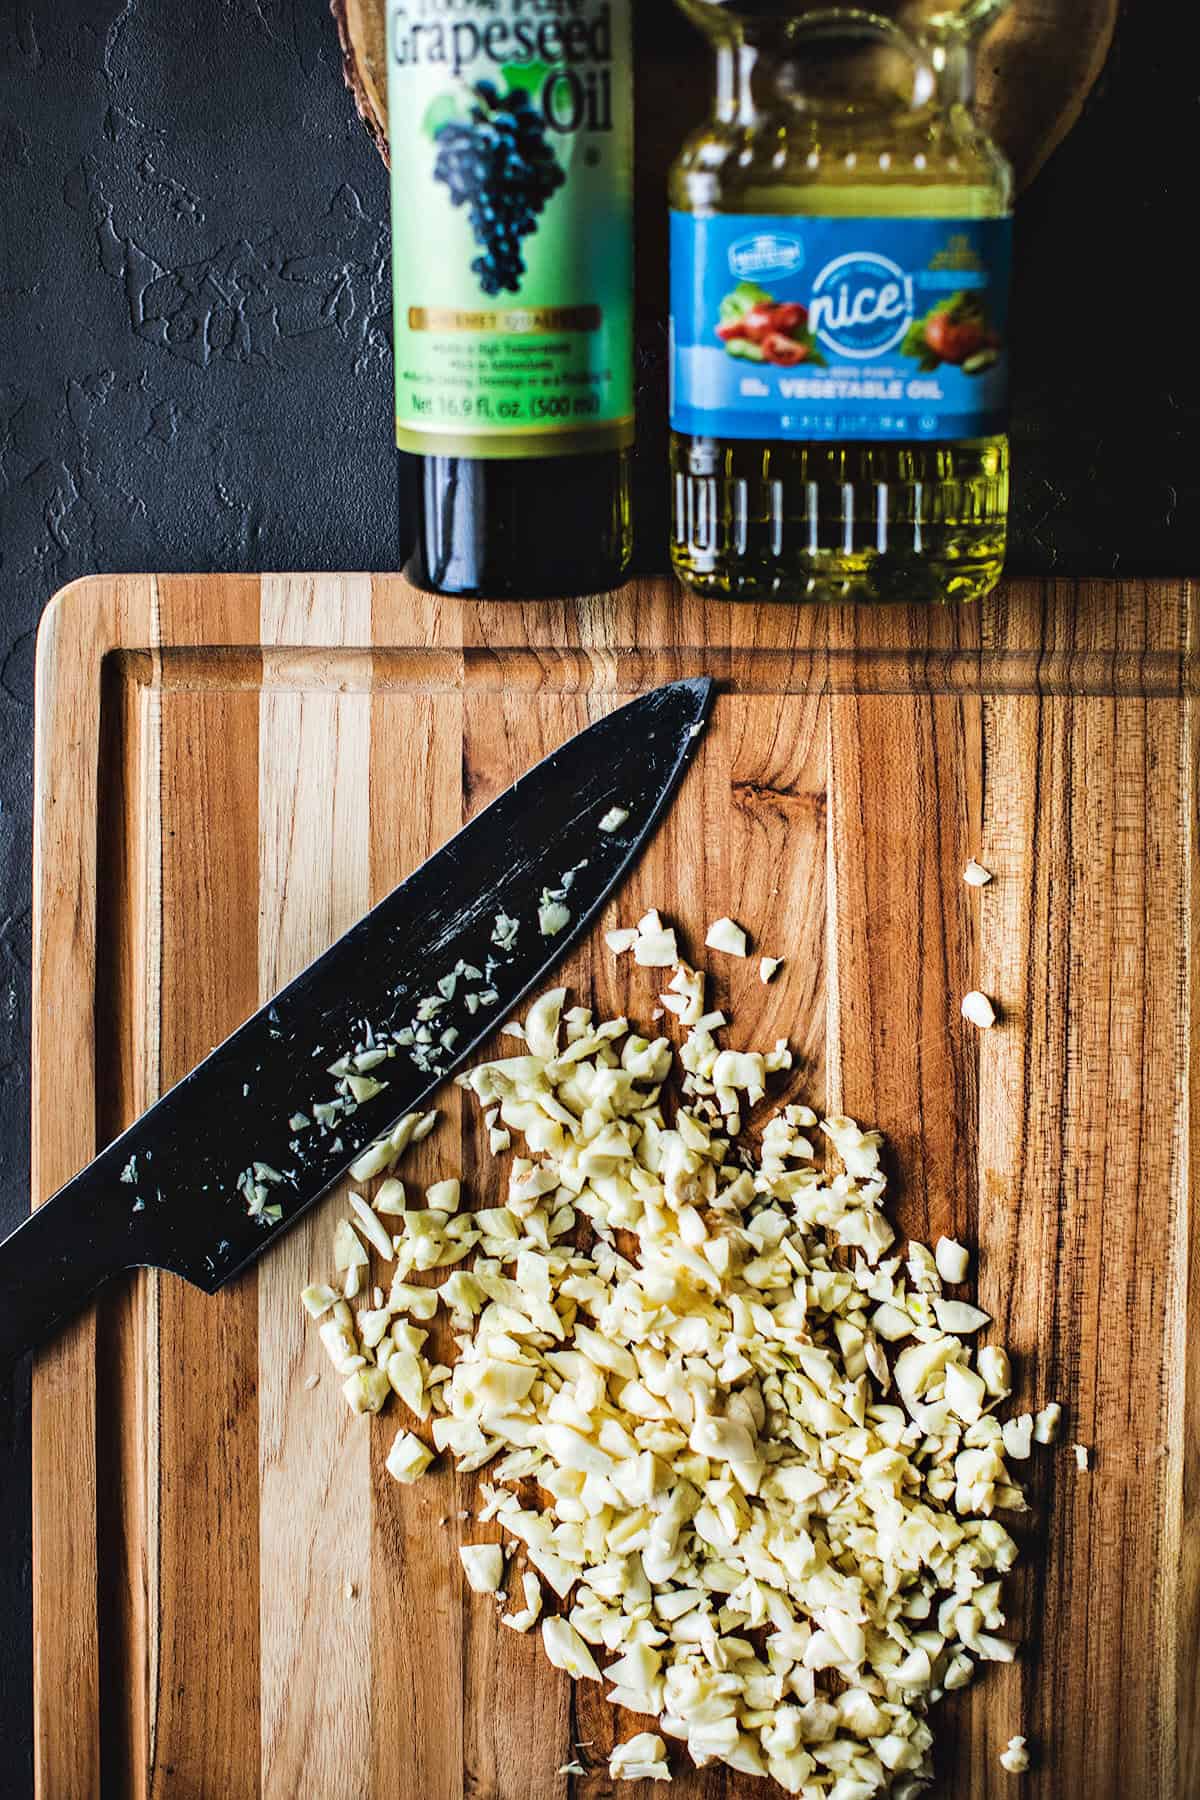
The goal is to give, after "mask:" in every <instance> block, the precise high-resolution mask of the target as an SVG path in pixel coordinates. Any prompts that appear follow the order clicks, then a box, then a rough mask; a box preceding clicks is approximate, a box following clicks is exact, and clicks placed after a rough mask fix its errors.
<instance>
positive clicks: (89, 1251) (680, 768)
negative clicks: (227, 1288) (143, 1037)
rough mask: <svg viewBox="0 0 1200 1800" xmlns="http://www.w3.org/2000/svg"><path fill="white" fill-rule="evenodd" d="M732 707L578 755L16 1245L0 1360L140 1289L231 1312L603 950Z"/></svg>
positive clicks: (628, 712) (443, 865) (704, 682)
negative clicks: (576, 961) (326, 1211)
mask: <svg viewBox="0 0 1200 1800" xmlns="http://www.w3.org/2000/svg"><path fill="white" fill-rule="evenodd" d="M711 698H712V683H711V681H710V680H709V679H708V678H707V677H699V678H696V679H693V680H689V681H678V682H673V683H671V684H669V685H668V686H666V687H661V688H656V689H654V690H653V691H652V692H650V693H648V694H643V695H641V696H640V697H639V698H638V699H636V700H634V701H633V702H631V703H630V704H629V705H627V706H624V707H622V708H620V709H619V710H617V711H615V712H612V713H609V714H607V715H606V716H605V717H603V718H602V719H600V720H599V721H597V723H596V724H594V725H591V726H589V727H588V728H587V729H586V730H585V731H582V732H580V733H578V734H577V735H576V736H575V737H573V738H571V739H570V740H569V741H568V742H567V743H565V744H564V745H563V746H562V747H561V748H560V749H558V750H556V751H554V752H553V753H552V754H551V755H550V756H548V757H547V758H546V759H545V760H544V761H543V762H541V763H539V764H538V765H537V766H536V768H534V769H532V770H531V771H530V772H529V773H528V774H526V775H523V776H522V777H521V778H520V780H518V781H517V782H515V783H514V785H513V786H512V787H511V788H509V789H508V790H507V792H505V793H504V794H502V795H501V796H500V797H499V799H498V800H496V801H494V802H493V803H492V805H491V806H489V807H488V808H487V809H486V810H485V811H484V812H482V813H481V814H479V816H478V817H477V818H475V819H473V820H472V821H471V822H470V824H468V825H466V826H465V827H464V828H463V830H462V831H460V832H459V833H458V834H457V835H456V836H455V837H453V838H451V839H450V841H449V842H448V843H447V844H445V845H443V847H442V848H441V849H440V850H438V851H437V852H436V853H435V854H434V855H433V856H431V857H430V858H429V860H428V861H427V862H425V863H423V864H422V865H421V867H420V868H419V869H417V870H416V872H415V873H414V874H412V875H410V876H409V877H408V879H407V880H406V881H404V882H402V883H401V884H400V886H399V887H397V888H394V889H393V891H392V892H391V893H390V894H389V895H388V896H387V897H386V898H385V899H384V900H382V901H380V903H379V904H378V905H377V906H376V907H374V908H373V909H372V910H371V911H370V912H369V913H367V914H366V916H365V917H364V918H362V919H360V920H359V922H358V924H357V925H354V926H353V927H352V928H351V929H350V930H349V931H348V932H346V933H345V935H344V936H343V937H341V938H339V939H338V941H337V943H335V944H334V945H332V946H331V948H330V949H329V950H327V951H326V952H325V953H324V955H322V956H320V957H318V958H317V960H316V961H315V962H313V963H311V964H310V965H309V966H308V968H306V969H305V970H304V971H303V972H302V973H301V974H300V975H298V976H297V977H296V979H295V980H294V981H292V982H290V983H289V984H288V986H287V987H285V988H284V989H283V990H282V991H281V992H280V993H279V994H277V995H276V996H275V998H274V1000H272V1001H271V1002H270V1003H269V1004H268V1005H266V1006H264V1007H262V1008H261V1009H260V1010H259V1011H258V1012H257V1013H255V1014H254V1015H253V1016H252V1017H251V1018H249V1019H247V1020H246V1022H245V1024H243V1025H241V1026H239V1027H238V1029H237V1030H236V1031H235V1032H233V1033H232V1035H231V1036H230V1037H228V1038H226V1039H225V1041H224V1043H222V1044H220V1045H219V1046H218V1047H217V1048H216V1049H215V1050H214V1051H213V1052H212V1053H211V1055H209V1056H208V1057H206V1058H205V1060H204V1061H203V1062H202V1063H200V1064H199V1065H198V1066H197V1067H196V1068H195V1069H193V1070H192V1072H191V1073H190V1074H189V1075H186V1076H185V1077H184V1078H183V1080H182V1081H180V1082H178V1083H177V1084H176V1085H175V1086H174V1087H173V1088H171V1089H170V1090H169V1092H167V1093H166V1094H164V1095H163V1097H162V1098H161V1099H160V1100H158V1101H157V1102H156V1103H155V1104H154V1105H153V1106H152V1107H151V1108H150V1109H149V1110H148V1111H147V1112H146V1113H144V1114H143V1115H142V1117H141V1118H140V1119H138V1120H137V1122H136V1123H135V1124H133V1125H131V1126H130V1127H129V1129H128V1130H127V1131H125V1132H123V1133H122V1135H121V1136H120V1137H119V1138H117V1139H115V1140H114V1141H113V1142H112V1143H111V1144H109V1145H108V1147H107V1148H106V1149H104V1150H102V1151H101V1153H100V1154H99V1156H97V1157H96V1159H95V1160H94V1161H93V1162H91V1163H89V1164H88V1166H87V1167H86V1168H85V1169H83V1170H81V1171H80V1173H79V1174H78V1175H76V1176H75V1177H74V1178H73V1179H72V1180H71V1181H69V1182H68V1183H67V1184H66V1186H65V1187H63V1188H60V1189H59V1191H58V1192H57V1193H56V1194H54V1195H53V1196H52V1197H51V1198H50V1199H49V1200H47V1201H46V1202H45V1204H44V1205H42V1206H40V1207H38V1208H37V1210H36V1211H35V1212H33V1213H31V1214H30V1216H29V1218H28V1219H26V1220H25V1221H23V1223H22V1224H21V1225H19V1226H18V1227H17V1229H16V1230H15V1231H14V1232H12V1233H11V1234H10V1235H9V1237H7V1238H6V1239H5V1240H4V1241H3V1242H2V1243H0V1294H2V1295H3V1296H4V1304H3V1306H0V1357H4V1356H6V1355H7V1356H8V1357H12V1356H15V1355H19V1354H20V1352H21V1351H22V1350H25V1349H28V1348H30V1347H31V1346H32V1345H33V1344H35V1343H37V1342H38V1341H40V1339H41V1338H42V1337H44V1336H45V1335H46V1333H48V1332H49V1331H51V1330H52V1329H53V1328H54V1327H55V1325H57V1324H59V1323H60V1322H61V1321H62V1320H63V1319H65V1318H67V1317H68V1316H70V1315H71V1314H72V1313H73V1312H75V1311H76V1310H77V1309H78V1308H79V1307H80V1306H81V1305H82V1304H83V1302H84V1301H85V1300H86V1299H87V1298H88V1296H89V1295H90V1294H92V1293H93V1292H94V1291H95V1289H96V1288H97V1287H98V1286H100V1284H101V1283H102V1282H104V1281H105V1280H107V1279H108V1278H109V1277H110V1276H112V1275H115V1274H117V1273H119V1272H120V1271H121V1270H123V1269H128V1268H134V1267H138V1266H143V1265H149V1266H152V1267H156V1268H162V1269H170V1270H173V1271H174V1272H175V1273H176V1274H178V1275H182V1276H184V1277H185V1278H186V1279H187V1280H188V1281H190V1282H193V1283H194V1284H195V1285H196V1286H197V1287H200V1288H203V1289H204V1290H205V1291H206V1292H208V1293H214V1292H215V1291H216V1290H217V1288H219V1287H220V1286H221V1284H222V1283H223V1282H225V1281H228V1280H229V1278H230V1277H231V1276H233V1275H235V1274H236V1273H237V1272H238V1271H239V1270H240V1269H242V1268H244V1267H245V1266H246V1265H247V1264H248V1263H250V1262H252V1261H253V1260H254V1259H255V1258H256V1257H257V1256H260V1255H261V1254H262V1252H263V1250H264V1249H266V1248H267V1246H268V1245H269V1244H270V1243H271V1242H272V1241H273V1239H274V1238H275V1236H276V1235H277V1233H279V1232H281V1231H285V1230H286V1229H287V1228H288V1226H289V1225H291V1224H292V1223H293V1222H294V1221H295V1220H296V1219H297V1218H298V1217H299V1216H300V1214H301V1213H302V1212H303V1211H304V1210H305V1209H306V1208H307V1207H308V1206H310V1205H311V1204H312V1202H313V1201H314V1200H316V1199H318V1198H319V1197H320V1196H321V1195H322V1194H323V1193H325V1192H326V1191H327V1189H328V1188H329V1187H331V1186H332V1185H333V1183H334V1182H335V1181H337V1180H338V1179H340V1177H341V1176H343V1175H344V1174H345V1173H346V1171H347V1170H348V1169H349V1167H350V1165H351V1163H352V1162H354V1161H355V1160H356V1158H357V1157H358V1156H359V1155H360V1153H361V1152H363V1151H364V1150H365V1149H366V1148H367V1147H368V1146H369V1145H370V1144H371V1143H373V1142H374V1141H376V1140H378V1139H379V1138H380V1137H381V1136H383V1135H385V1134H386V1133H387V1132H388V1131H389V1130H390V1129H391V1128H392V1127H393V1125H394V1124H395V1123H396V1121H397V1120H399V1119H401V1118H402V1117H404V1115H405V1114H407V1113H409V1112H413V1111H416V1110H417V1109H418V1108H419V1107H420V1106H421V1104H422V1102H423V1101H425V1100H426V1099H427V1097H428V1096H429V1095H430V1094H431V1093H432V1092H433V1090H434V1089H435V1088H436V1087H437V1086H438V1085H439V1084H440V1083H441V1082H443V1081H444V1080H445V1079H446V1078H447V1076H449V1075H451V1074H452V1073H453V1072H454V1070H455V1069H456V1068H457V1067H458V1066H459V1064H461V1063H462V1062H463V1061H464V1060H465V1059H466V1058H467V1057H468V1056H470V1055H471V1054H472V1052H473V1051H475V1050H476V1049H477V1048H478V1046H479V1044H480V1043H481V1042H482V1041H483V1040H484V1039H485V1038H486V1037H487V1036H488V1035H489V1034H490V1033H491V1032H492V1031H493V1030H494V1029H495V1027H496V1026H497V1025H498V1024H500V1023H501V1022H502V1021H503V1020H504V1019H505V1018H506V1017H507V1016H508V1012H509V1010H510V1009H511V1008H512V1007H513V1006H514V1005H515V1004H516V1002H517V1001H519V1000H520V999H521V998H522V996H523V995H524V994H526V993H528V991H529V989H530V988H531V987H533V986H534V985H535V984H536V983H537V982H538V981H540V980H541V979H542V978H543V977H544V976H545V975H546V973H547V971H548V970H550V969H551V968H553V966H554V965H555V963H557V962H558V961H559V960H560V959H561V958H562V956H563V955H564V953H565V952H566V951H567V950H568V949H569V948H570V947H571V945H572V944H574V943H575V942H576V941H577V939H579V938H580V937H581V936H582V935H583V934H584V933H585V932H586V931H587V930H588V928H589V926H590V925H591V923H592V921H593V919H594V917H595V915H596V913H597V912H598V910H599V909H600V907H601V906H602V905H603V904H604V902H605V900H606V899H607V898H608V896H609V894H610V893H611V892H612V890H613V888H614V887H615V886H616V884H617V883H618V882H619V881H620V880H621V877H622V876H623V875H624V874H625V872H626V870H627V869H628V868H629V867H630V865H631V863H632V862H633V861H634V859H635V857H636V856H637V854H638V852H639V851H640V850H641V848H642V846H643V844H644V843H645V841H646V839H647V838H648V837H649V835H650V834H651V832H652V831H653V829H654V826H655V824H656V823H657V821H658V819H659V817H660V815H661V813H662V812H663V810H664V808H665V806H666V805H667V802H668V801H669V799H670V797H671V795H672V793H673V792H674V790H675V788H676V786H677V784H678V782H679V780H680V779H681V777H682V775H683V773H684V771H685V769H686V767H687V765H688V762H689V761H690V759H691V756H692V752H693V751H694V749H695V746H696V739H697V737H698V736H699V733H700V731H701V729H702V728H703V725H704V722H705V719H706V717H707V714H708V709H709V706H710V703H711ZM614 813H621V814H624V815H625V816H624V817H623V818H622V819H620V821H619V822H618V823H617V824H616V825H615V826H614V825H613V818H612V815H614ZM602 820H605V822H606V825H607V826H608V828H607V829H603V828H602V827H601V821H602ZM543 908H545V909H554V910H546V911H543V910H542V909H543ZM564 913H565V917H564ZM543 926H545V927H554V928H556V929H553V930H550V931H549V932H547V931H546V930H544V929H543ZM472 971H473V973H472ZM380 1050H382V1051H383V1055H382V1057H381V1056H380V1055H379V1052H380ZM347 1058H350V1060H349V1061H347V1060H345V1059H347ZM376 1082H380V1083H383V1084H384V1085H382V1086H381V1087H380V1090H379V1092H378V1093H373V1092H371V1091H370V1090H371V1087H372V1086H373V1084H374V1083H376ZM355 1090H356V1091H355ZM360 1096H361V1097H360Z"/></svg>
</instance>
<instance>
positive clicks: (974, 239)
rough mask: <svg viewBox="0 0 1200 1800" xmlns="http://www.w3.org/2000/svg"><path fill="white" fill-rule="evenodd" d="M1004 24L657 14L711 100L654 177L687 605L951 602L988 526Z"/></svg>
mask: <svg viewBox="0 0 1200 1800" xmlns="http://www.w3.org/2000/svg"><path fill="white" fill-rule="evenodd" d="M1004 3H1005V0H971V3H970V4H966V5H961V6H956V5H955V4H954V3H953V0H947V3H946V4H945V5H943V6H941V7H939V8H937V10H934V9H933V8H931V7H929V6H921V5H918V4H892V5H889V4H887V3H886V0H880V4H878V5H874V6H872V9H871V11H870V12H867V11H862V10H859V9H857V8H853V7H844V6H837V7H827V6H816V5H812V4H808V3H806V0H679V4H680V5H681V7H682V9H683V11H684V12H685V13H686V14H687V15H688V17H689V18H691V19H692V20H693V21H694V22H695V23H696V24H697V25H699V26H700V27H701V28H702V29H703V30H704V31H705V32H706V33H707V34H708V35H709V37H710V38H711V40H712V42H713V45H714V47H715V50H716V58H717V97H716V107H715V111H714V114H713V116H712V118H711V120H710V121H709V122H708V123H707V124H706V125H705V126H703V127H702V128H701V129H700V130H699V131H698V132H696V133H695V134H694V135H693V137H692V138H691V139H690V140H689V142H688V143H687V144H686V145H685V146H684V149H683V152H682V154H681V155H680V157H679V158H678V160H677V162H676V164H675V166H674V169H673V171H672V176H671V209H672V210H671V334H672V346H671V424H672V448H671V465H672V466H671V476H672V484H673V495H672V511H673V527H672V537H673V542H672V559H673V562H674V565H675V569H676V572H677V573H678V574H679V576H680V578H681V579H682V580H683V581H685V582H686V583H688V585H689V586H691V587H692V588H694V589H695V590H697V591H698V592H699V593H701V594H704V595H710V596H714V597H721V598H734V599H741V600H756V599H783V600H821V601H836V600H848V599H852V600H903V601H926V600H929V601H932V600H975V599H978V598H979V597H980V596H981V595H983V594H986V593H987V592H988V591H989V590H990V589H991V588H992V587H993V586H994V585H995V582H996V580H997V578H998V577H999V574H1000V570H1001V567H1002V565H1003V562H1004V548H1005V525H1006V516H1007V509H1008V442H1007V439H1006V437H1005V436H1004V423H1005V403H1006V350H1005V332H1006V323H1007V310H1008V280H1009V260H1010V248H1009V237H1010V222H1009V216H1008V215H1009V209H1010V201H1011V189H1012V180H1011V174H1010V171H1009V168H1008V165H1007V163H1006V162H1005V160H1004V158H1003V157H1002V155H1001V154H1000V152H999V151H998V149H997V148H996V146H995V145H994V144H993V143H992V142H991V141H990V140H989V139H988V137H987V136H986V135H985V134H984V132H983V131H982V129H981V128H980V126H979V125H978V124H977V123H976V121H975V120H974V118H973V117H972V114H971V103H972V98H973V89H974V74H975V48H976V44H977V42H978V38H979V36H980V34H981V33H982V31H983V29H984V28H985V27H986V26H987V25H988V24H989V23H990V22H991V20H992V19H994V18H995V17H996V16H997V14H998V13H999V12H1000V11H1001V10H1002V8H1003V5H1004Z"/></svg>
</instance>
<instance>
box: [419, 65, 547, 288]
mask: <svg viewBox="0 0 1200 1800" xmlns="http://www.w3.org/2000/svg"><path fill="white" fill-rule="evenodd" d="M550 73H551V71H550V70H549V69H548V68H547V67H546V65H545V64H544V63H533V64H531V65H526V66H524V67H522V66H520V65H518V64H506V66H505V67H504V68H503V69H502V70H501V74H502V76H503V78H504V81H505V84H506V88H507V91H506V92H505V93H503V94H501V93H500V92H499V91H498V90H497V88H496V85H495V83H494V82H491V81H479V82H476V84H475V86H474V87H473V88H472V89H470V106H469V111H468V112H467V116H466V117H465V118H464V117H463V116H462V115H461V113H460V110H459V108H458V106H457V105H456V104H455V99H454V97H453V96H452V95H441V96H439V98H438V99H437V100H434V101H432V102H431V104H430V107H429V110H428V112H427V114H426V119H427V122H428V124H429V125H431V126H432V136H433V140H434V142H435V144H436V145H437V160H436V162H435V164H434V179H435V180H436V181H440V182H443V183H444V184H445V186H446V187H447V188H448V190H449V193H450V200H451V203H452V205H454V206H463V205H464V204H465V205H466V206H467V208H468V210H469V214H470V219H471V229H472V231H473V232H474V234H475V239H476V242H477V243H478V244H479V245H480V246H481V249H482V254H481V255H480V256H477V257H476V258H475V260H474V261H473V262H472V264H471V267H472V269H473V270H474V271H475V273H476V275H478V277H479V285H480V287H481V288H482V289H483V292H484V293H485V294H498V293H500V292H501V290H502V289H507V290H508V291H509V292H511V293H514V294H515V293H517V292H519V290H520V286H521V277H522V276H523V275H524V274H525V261H524V258H523V257H522V255H521V248H520V245H521V239H522V238H523V237H526V236H527V235H528V234H529V233H530V232H532V231H536V229H537V222H538V214H539V213H540V212H541V211H542V209H543V208H544V207H545V205H546V203H547V201H548V200H549V199H550V197H551V195H553V194H555V193H557V191H558V189H559V188H560V187H561V186H562V185H563V183H564V181H565V180H566V176H565V174H564V173H563V169H562V165H561V164H560V162H559V161H558V158H557V157H556V156H555V154H554V151H553V149H552V148H551V146H550V145H549V144H548V143H547V142H546V120H545V116H544V114H543V113H541V112H540V111H538V109H537V108H536V107H535V105H534V101H533V94H532V92H531V89H532V90H533V92H540V91H541V90H543V89H544V88H545V85H546V79H547V77H548V76H549V75H550Z"/></svg>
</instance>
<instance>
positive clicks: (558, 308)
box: [388, 0, 633, 457]
mask: <svg viewBox="0 0 1200 1800" xmlns="http://www.w3.org/2000/svg"><path fill="white" fill-rule="evenodd" d="M630 4H631V0H398V3H397V4H393V5H392V6H391V8H390V11H389V16H388V119H389V136H390V140H391V161H392V284H393V295H394V308H395V352H396V442H397V443H398V444H399V446H400V448H401V449H402V450H410V451H415V452H417V453H418V454H426V455H451V456H472V457H487V456H497V457H512V456H551V455H555V454H558V453H559V452H566V451H575V450H579V451H584V450H597V449H603V448H606V447H614V446H618V445H622V444H628V443H630V442H632V439H633V230H632V209H633V104H632V72H631V71H632V46H631V42H630Z"/></svg>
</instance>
